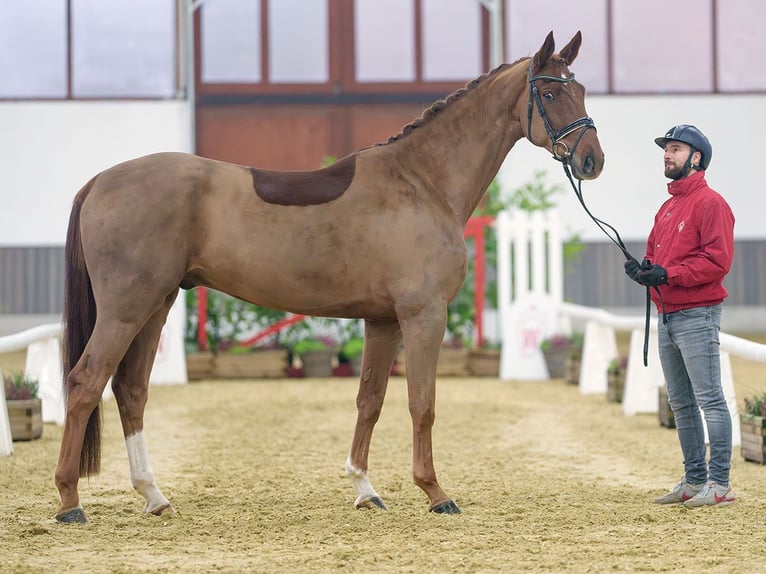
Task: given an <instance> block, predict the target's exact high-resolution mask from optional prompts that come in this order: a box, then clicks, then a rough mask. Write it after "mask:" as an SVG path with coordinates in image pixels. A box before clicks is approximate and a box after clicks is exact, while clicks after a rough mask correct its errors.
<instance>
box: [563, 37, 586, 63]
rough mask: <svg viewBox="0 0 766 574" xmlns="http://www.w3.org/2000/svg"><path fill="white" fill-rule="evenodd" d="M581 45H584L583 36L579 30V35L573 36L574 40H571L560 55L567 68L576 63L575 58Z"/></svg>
mask: <svg viewBox="0 0 766 574" xmlns="http://www.w3.org/2000/svg"><path fill="white" fill-rule="evenodd" d="M580 44H582V34H581V33H580V31H579V30H578V31H577V34H575V35H574V36H572V39H571V40H569V44H567V45H566V46H564V47H563V48H562V49H561V52H560V53H559V56H561V58H562V59H563V60H564V61H565V62H566V63H567V66H569V65H570V64H571V63H572V62H574V61H575V58H576V57H577V54H578V52H579V51H580Z"/></svg>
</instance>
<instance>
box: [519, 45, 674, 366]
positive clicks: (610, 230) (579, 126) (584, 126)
mask: <svg viewBox="0 0 766 574" xmlns="http://www.w3.org/2000/svg"><path fill="white" fill-rule="evenodd" d="M528 75H529V101H528V103H527V137H529V138H530V139H531V135H532V114H533V111H534V108H535V107H536V108H537V113H538V114H539V115H540V119H542V121H543V126H545V131H546V132H547V134H548V137H549V138H550V140H551V149H552V150H553V159H555V160H556V161H559V162H561V165H562V166H563V168H564V173H565V174H566V176H567V179H568V180H569V183H570V185H571V186H572V189H573V190H574V193H575V196H576V197H577V199H578V201H579V202H580V205H581V206H582V208H583V209H584V210H585V213H587V214H588V217H590V218H591V219H592V220H593V222H594V223H595V224H596V225H597V226H598V228H599V229H601V231H603V232H604V234H605V235H606V236H607V237H608V238H609V239H610V240H611V242H612V243H614V244H615V245H616V246H617V247H618V248H619V249H620V251H622V254H623V255H624V256H625V259H626V260H630V259H634V257H633V256H632V255H631V254H630V252H629V251H628V249H627V248H626V247H625V243H624V242H623V240H622V237H620V234H619V232H618V231H617V230H616V229H615V228H614V227H613V226H611V225H610V224H608V223H607V222H605V221H603V220H601V219H599V218H598V217H596V216H595V215H593V214H592V213H591V211H590V209H588V206H587V205H585V200H584V199H583V196H582V180H581V179H578V181H577V184H576V185H575V182H574V178H573V177H572V173H571V171H570V169H569V160H570V159H571V158H572V155H573V154H574V152H575V150H576V149H577V146H578V145H579V143H580V141H581V140H582V138H583V136H584V135H585V132H586V131H588V129H590V128H592V129H594V130H595V129H596V124H595V122H594V121H593V119H592V118H590V117H587V116H586V117H583V118H580V119H578V120H575V121H573V122H571V123H569V124H567V125H565V126H564V127H563V128H561V129H560V130H558V131H556V130H554V129H553V126H552V125H551V122H550V120H549V119H548V114H547V113H546V112H545V107H544V106H543V101H542V98H541V97H540V90H538V88H537V86H536V85H535V82H537V81H538V80H545V81H549V82H559V83H562V84H568V83H570V82H573V81H574V79H575V75H574V74H573V73H571V74H570V75H569V77H566V78H560V77H556V76H547V75H544V74H539V75H533V74H532V60H530V61H529V74H528ZM577 130H580V133H579V135H578V136H577V139H576V140H575V143H574V145H573V146H572V149H571V150H570V149H569V147H568V146H567V145H566V143H564V142H563V141H561V140H562V139H563V138H565V137H566V136H568V135H569V134H571V133H574V132H576V131H577ZM559 148H562V149H563V153H561V154H559ZM655 289H656V290H657V293H658V294H659V293H660V290H659V288H658V287H655ZM660 302H662V295H660ZM664 315H665V314H664V313H663V317H664ZM650 320H651V296H650V294H649V287H646V320H645V322H644V366H647V365H648V355H649V323H650Z"/></svg>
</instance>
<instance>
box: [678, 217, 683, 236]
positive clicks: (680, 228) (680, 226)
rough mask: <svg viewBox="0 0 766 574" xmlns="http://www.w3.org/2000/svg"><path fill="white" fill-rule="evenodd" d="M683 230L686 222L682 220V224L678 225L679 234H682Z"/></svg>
mask: <svg viewBox="0 0 766 574" xmlns="http://www.w3.org/2000/svg"><path fill="white" fill-rule="evenodd" d="M683 228H684V222H683V220H682V221H681V223H679V224H678V233H681V231H682V230H683Z"/></svg>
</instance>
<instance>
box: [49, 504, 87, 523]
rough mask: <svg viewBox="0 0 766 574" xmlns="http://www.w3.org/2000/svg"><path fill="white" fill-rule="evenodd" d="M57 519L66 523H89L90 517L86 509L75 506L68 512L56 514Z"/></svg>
mask: <svg viewBox="0 0 766 574" xmlns="http://www.w3.org/2000/svg"><path fill="white" fill-rule="evenodd" d="M56 520H57V521H58V522H63V523H65V524H71V523H74V524H87V523H88V517H87V516H85V511H84V510H83V509H82V508H79V507H78V508H73V509H71V510H67V511H66V512H59V513H58V514H57V515H56Z"/></svg>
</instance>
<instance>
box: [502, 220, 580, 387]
mask: <svg viewBox="0 0 766 574" xmlns="http://www.w3.org/2000/svg"><path fill="white" fill-rule="evenodd" d="M495 229H496V232H497V254H498V256H497V274H498V312H499V315H500V328H501V330H502V342H503V344H502V348H501V351H500V378H501V379H502V380H511V379H513V380H530V381H541V380H546V379H548V369H547V367H546V366H545V359H544V357H543V354H542V351H541V350H540V343H542V341H543V340H544V339H545V338H547V337H549V336H550V335H553V334H554V333H557V332H562V331H563V332H568V331H569V328H568V326H566V325H562V324H560V321H559V318H560V315H559V314H558V312H557V308H558V305H559V304H560V303H561V302H562V300H563V293H564V268H563V261H564V257H563V243H562V239H561V225H560V223H559V217H558V213H557V212H555V211H548V212H539V211H537V212H533V213H528V212H524V211H515V212H513V213H509V212H507V211H503V212H500V213H499V214H498V215H497V219H496V221H495Z"/></svg>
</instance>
